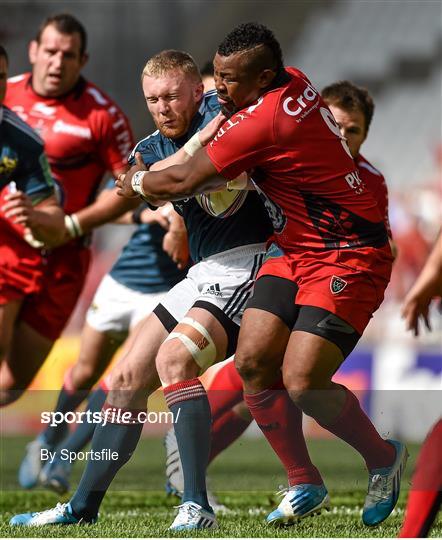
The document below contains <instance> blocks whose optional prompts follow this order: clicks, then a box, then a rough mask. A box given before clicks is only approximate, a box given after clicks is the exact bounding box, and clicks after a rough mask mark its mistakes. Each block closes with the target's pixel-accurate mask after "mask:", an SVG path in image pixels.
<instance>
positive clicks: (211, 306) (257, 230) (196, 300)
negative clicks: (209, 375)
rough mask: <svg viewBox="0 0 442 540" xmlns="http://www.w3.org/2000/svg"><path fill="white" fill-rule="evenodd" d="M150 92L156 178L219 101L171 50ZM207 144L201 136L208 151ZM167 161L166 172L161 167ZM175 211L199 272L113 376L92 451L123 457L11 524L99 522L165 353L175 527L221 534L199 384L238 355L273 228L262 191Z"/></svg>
mask: <svg viewBox="0 0 442 540" xmlns="http://www.w3.org/2000/svg"><path fill="white" fill-rule="evenodd" d="M142 86H143V91H144V95H145V98H146V102H147V106H148V109H149V112H150V113H151V115H152V117H153V119H154V121H155V124H156V125H157V127H158V130H157V131H155V132H154V133H153V134H151V135H150V136H148V137H146V138H145V139H143V140H142V141H140V142H139V143H138V144H137V145H136V147H135V149H134V151H133V152H132V154H131V159H132V160H133V159H134V158H135V156H137V160H138V162H140V161H139V160H140V157H141V158H142V161H143V162H144V165H145V166H146V167H150V168H151V169H152V170H153V169H155V168H156V167H161V166H165V165H169V164H171V163H173V162H177V161H178V160H179V159H186V157H188V156H189V155H190V153H191V152H192V149H191V148H189V147H188V146H187V147H186V146H185V144H186V142H187V141H188V140H189V139H191V137H192V136H193V135H194V134H196V132H197V131H198V130H200V129H201V128H203V127H204V126H205V125H206V124H207V123H208V122H209V121H210V120H212V119H214V122H215V125H216V122H217V120H216V119H215V118H218V117H217V115H218V112H219V104H218V101H217V97H216V93H215V92H209V93H207V94H205V95H203V87H202V83H201V76H200V74H199V71H198V68H197V67H196V65H195V62H194V61H193V59H192V58H191V57H190V56H189V55H188V54H186V53H183V52H179V51H163V52H162V53H159V54H157V55H155V56H154V57H153V58H151V59H150V60H149V61H148V62H147V64H146V66H145V68H144V70H143V75H142ZM214 132H216V129H215V131H214ZM214 132H213V133H214ZM194 140H195V139H193V141H194ZM208 140H209V138H207V139H206V140H203V138H202V137H201V136H199V144H204V143H205V142H208ZM162 160H164V162H163V164H159V165H158V162H160V161H162ZM174 206H175V208H176V209H177V210H178V212H179V213H180V214H181V215H182V216H183V218H184V221H185V224H186V228H187V232H188V239H189V247H190V255H191V258H192V260H193V261H194V262H195V265H194V266H193V267H192V268H191V269H190V271H189V273H188V275H187V277H186V278H185V279H184V280H182V281H181V282H180V283H178V284H177V285H176V286H175V287H173V288H172V289H171V291H170V292H169V293H168V294H167V295H166V297H165V299H164V300H163V301H162V302H161V303H160V304H159V305H158V306H157V307H156V308H155V309H154V311H153V313H152V315H150V316H149V317H148V319H147V320H146V322H145V323H144V324H143V326H142V327H141V328H140V330H139V331H138V333H137V335H136V339H135V340H134V342H133V344H132V347H131V349H130V351H129V352H128V354H126V355H125V356H124V357H122V358H121V359H120V361H119V362H118V364H117V366H116V367H115V369H114V370H113V372H112V376H111V379H110V381H109V386H110V388H111V391H110V393H109V395H108V398H107V402H106V403H105V405H104V406H103V415H104V417H105V418H106V424H105V425H101V424H100V425H98V426H97V427H96V429H95V433H94V437H93V440H92V450H93V451H98V452H100V451H101V450H103V449H108V450H110V451H111V452H117V454H118V458H117V459H116V460H115V461H114V460H106V461H93V462H92V461H90V462H88V464H87V466H86V470H85V471H84V473H83V476H82V479H81V481H80V484H79V486H78V489H77V490H76V492H75V494H74V495H73V497H72V498H71V500H70V501H69V503H66V504H63V505H57V507H55V508H53V509H51V510H47V511H45V512H41V513H38V514H32V513H29V514H21V515H17V516H15V517H14V518H12V520H11V524H12V525H44V524H66V525H67V524H77V523H79V522H89V523H91V522H94V521H95V520H96V518H97V514H98V509H99V506H100V504H101V501H102V499H103V497H104V495H105V493H106V490H107V488H108V487H109V485H110V483H111V482H112V479H113V478H114V476H115V475H116V473H117V472H118V470H119V469H120V468H121V466H122V465H124V463H126V462H127V460H128V459H129V458H130V457H131V455H132V453H133V452H134V450H135V448H136V445H137V443H138V440H139V438H140V435H141V430H142V427H143V418H145V416H144V415H143V414H141V413H145V411H146V400H147V397H148V395H149V394H150V393H151V392H152V391H153V390H155V389H156V388H157V387H158V385H159V383H160V381H159V379H158V375H157V371H156V366H155V360H156V357H157V355H159V358H161V357H163V356H167V357H168V358H173V360H174V362H173V363H172V364H169V365H170V372H171V374H172V373H173V374H174V375H173V377H175V378H176V380H177V384H174V383H172V384H168V385H167V387H166V388H165V389H164V390H165V394H166V399H167V402H168V405H169V408H170V409H171V410H172V412H173V413H174V415H175V417H176V419H177V420H178V421H177V422H176V424H175V431H176V433H177V434H179V438H180V454H181V458H182V462H183V467H184V476H185V480H186V491H185V492H184V495H183V504H182V505H181V507H180V508H179V512H178V515H177V517H176V519H175V521H174V523H173V525H172V529H175V530H179V529H183V528H185V529H197V528H211V527H214V526H216V519H215V516H214V513H213V511H212V508H211V507H210V505H209V503H208V501H207V495H206V486H205V466H204V463H207V459H208V454H209V446H210V407H209V402H208V399H207V395H206V393H205V390H204V388H203V386H202V384H201V383H200V381H199V380H198V378H197V376H198V375H199V374H200V372H201V371H204V370H205V369H206V368H207V367H208V366H210V365H211V364H213V363H215V362H217V361H219V360H223V359H224V358H226V357H227V356H229V355H230V354H232V352H233V351H234V350H235V347H236V340H237V335H238V332H239V323H240V320H241V316H242V311H243V308H244V305H245V303H246V301H247V299H248V298H249V296H250V294H251V290H252V287H253V284H254V278H255V275H256V273H257V271H258V269H259V267H260V264H261V262H262V259H263V254H264V250H265V242H266V240H267V238H268V237H269V235H270V233H271V225H270V222H269V220H268V217H267V214H266V211H265V209H264V207H263V205H262V203H261V201H260V199H259V196H258V195H257V194H256V193H254V192H250V193H249V194H248V195H247V197H246V198H245V200H244V202H243V204H242V206H241V207H240V208H239V209H238V210H237V212H236V213H234V214H232V215H230V216H229V217H226V218H225V219H218V218H215V217H212V216H210V215H209V214H208V213H206V212H205V211H204V210H203V209H202V208H201V206H200V205H199V203H198V202H197V201H196V199H195V198H193V197H192V198H186V199H184V200H181V201H179V202H177V203H174ZM251 223H253V225H254V226H253V227H250V224H251ZM172 330H173V332H172ZM171 332H172V333H171ZM181 381H184V382H181ZM178 409H179V410H180V414H179V418H178V417H177V413H178ZM123 413H126V414H125V415H124V418H125V421H124V423H123V422H122V421H121V419H122V415H123ZM128 416H129V419H128ZM195 460H197V461H198V465H199V466H198V470H201V467H200V464H203V467H202V471H201V474H198V475H195V474H194V471H195V470H197V467H195Z"/></svg>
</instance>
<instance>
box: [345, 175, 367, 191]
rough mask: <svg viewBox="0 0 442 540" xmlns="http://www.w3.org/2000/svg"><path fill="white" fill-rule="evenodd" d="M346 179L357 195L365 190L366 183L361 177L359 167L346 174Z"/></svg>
mask: <svg viewBox="0 0 442 540" xmlns="http://www.w3.org/2000/svg"><path fill="white" fill-rule="evenodd" d="M345 180H346V182H347V184H348V185H349V186H350V187H351V189H352V190H353V191H354V192H355V193H356V194H357V195H360V194H361V193H363V192H364V191H365V184H364V182H363V181H362V180H361V178H360V177H359V172H358V170H357V169H355V170H354V171H352V172H351V173H348V174H347V175H345Z"/></svg>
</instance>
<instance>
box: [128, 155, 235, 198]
mask: <svg viewBox="0 0 442 540" xmlns="http://www.w3.org/2000/svg"><path fill="white" fill-rule="evenodd" d="M140 170H142V169H141V168H140V167H132V168H131V169H130V170H129V171H128V173H126V175H125V177H124V180H122V181H121V182H120V183H118V186H119V188H120V190H119V192H118V194H119V195H122V196H123V197H133V196H134V191H133V189H132V185H131V181H132V177H133V175H134V174H135V173H136V172H137V171H140ZM226 182H227V180H226V179H225V178H222V177H220V176H219V175H218V172H217V170H216V168H215V166H214V165H213V164H212V162H211V161H210V159H209V158H208V156H207V154H206V152H205V150H204V149H201V150H198V152H196V153H195V155H194V156H193V157H192V158H191V159H189V160H188V161H186V162H185V163H183V164H181V165H173V166H172V167H167V168H166V169H162V170H161V171H148V172H145V173H144V176H143V182H142V183H143V190H144V192H145V194H146V196H147V198H148V199H149V200H152V201H153V203H154V204H155V202H156V201H157V200H170V201H176V200H180V199H185V198H187V197H191V196H193V195H195V194H198V193H204V192H205V191H215V190H217V189H221V188H223V187H225V185H226Z"/></svg>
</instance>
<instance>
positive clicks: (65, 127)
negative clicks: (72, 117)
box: [52, 120, 92, 139]
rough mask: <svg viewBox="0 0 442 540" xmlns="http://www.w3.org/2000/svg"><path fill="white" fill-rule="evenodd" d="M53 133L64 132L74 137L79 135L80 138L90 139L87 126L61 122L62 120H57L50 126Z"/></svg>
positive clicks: (90, 135)
mask: <svg viewBox="0 0 442 540" xmlns="http://www.w3.org/2000/svg"><path fill="white" fill-rule="evenodd" d="M52 131H53V132H54V133H66V134H67V135H73V136H74V137H80V138H81V139H92V133H91V130H90V129H89V128H88V127H83V126H75V125H73V124H68V123H67V122H63V120H57V121H56V122H55V123H54V125H53V126H52Z"/></svg>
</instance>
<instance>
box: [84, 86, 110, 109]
mask: <svg viewBox="0 0 442 540" xmlns="http://www.w3.org/2000/svg"><path fill="white" fill-rule="evenodd" d="M86 92H87V93H88V94H90V95H91V96H92V97H93V98H94V99H95V101H96V102H97V103H98V105H107V104H108V101H107V99H106V98H105V97H104V96H103V94H102V93H101V92H100V91H99V90H97V89H96V88H93V87H89V88H88V89H87V90H86Z"/></svg>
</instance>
